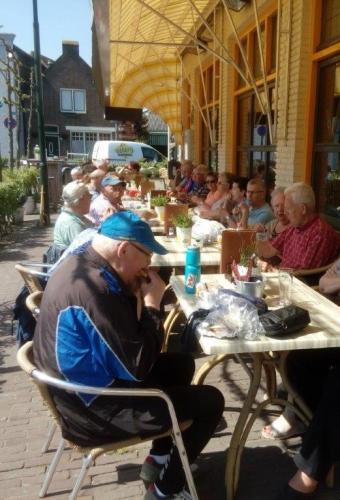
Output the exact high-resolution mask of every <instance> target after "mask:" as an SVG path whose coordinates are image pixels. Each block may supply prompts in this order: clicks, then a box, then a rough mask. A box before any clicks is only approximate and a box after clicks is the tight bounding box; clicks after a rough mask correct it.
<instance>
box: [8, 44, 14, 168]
mask: <svg viewBox="0 0 340 500" xmlns="http://www.w3.org/2000/svg"><path fill="white" fill-rule="evenodd" d="M6 51H7V100H8V137H9V167H10V169H11V170H13V166H14V153H13V128H12V119H13V117H12V75H11V68H12V65H11V59H12V57H13V56H12V53H11V52H10V51H9V50H8V49H6ZM13 79H14V76H13Z"/></svg>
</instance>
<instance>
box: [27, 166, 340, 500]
mask: <svg viewBox="0 0 340 500" xmlns="http://www.w3.org/2000/svg"><path fill="white" fill-rule="evenodd" d="M182 166H183V169H182V174H184V173H188V172H189V171H191V173H190V176H189V175H184V178H183V179H182V181H180V182H179V183H178V184H177V187H178V188H179V189H178V190H177V191H176V192H177V193H178V196H179V199H182V200H186V201H187V200H188V199H189V198H188V196H189V195H190V193H192V194H191V195H190V196H191V200H192V202H193V203H196V205H197V206H198V209H199V211H200V214H201V216H203V217H204V216H205V217H207V218H211V219H214V218H217V219H218V220H223V221H224V222H225V224H226V225H227V226H229V227H233V228H236V227H240V228H249V227H250V228H254V229H255V230H257V231H260V232H264V231H266V232H267V235H268V240H266V241H263V240H260V241H258V242H257V246H258V253H259V254H260V255H261V257H262V258H263V259H265V260H266V261H267V263H268V262H269V263H270V262H273V261H275V259H277V260H276V264H275V265H280V266H281V267H284V268H292V269H299V268H304V269H306V268H307V269H308V268H315V267H320V266H323V265H326V264H329V263H331V262H334V261H336V259H337V257H338V256H339V255H340V238H339V235H338V234H337V233H336V232H335V231H334V230H333V229H332V228H331V227H330V226H329V225H328V224H327V223H326V222H325V221H324V220H323V219H321V218H320V217H319V216H318V215H317V213H316V209H315V197H314V193H313V190H312V188H311V187H310V186H308V185H307V184H304V183H295V184H293V185H292V186H290V187H288V188H287V189H280V188H277V189H274V190H273V191H272V193H271V206H272V208H270V206H269V205H268V204H267V203H266V201H265V196H266V190H265V184H264V182H263V180H262V179H259V178H255V179H251V180H247V179H244V178H237V177H235V178H233V177H232V176H230V175H229V174H225V173H221V174H219V175H218V176H217V175H216V174H215V173H211V172H206V173H205V172H204V169H203V168H202V166H199V167H196V169H198V170H196V173H194V174H193V175H192V169H191V166H190V165H189V164H188V163H185V162H184V165H182ZM181 168H182V167H181ZM98 170H100V168H99V169H97V170H95V171H94V172H93V174H95V175H94V176H93V177H92V181H93V182H91V184H90V185H91V186H92V189H93V190H94V191H96V193H97V194H96V195H95V196H91V191H90V189H89V187H88V186H89V184H87V185H86V184H85V183H84V182H82V181H81V180H75V181H72V182H71V183H70V184H68V185H66V186H65V188H64V191H63V200H64V207H63V209H62V213H61V214H60V216H59V218H58V220H57V223H56V225H55V242H56V243H57V244H59V245H60V246H63V248H64V249H65V248H67V247H68V246H69V245H70V243H71V242H72V240H73V239H74V237H75V235H76V233H77V232H78V233H80V232H82V231H83V230H84V229H86V228H89V227H94V228H96V232H95V233H94V237H93V238H92V239H91V242H88V243H87V244H86V246H84V248H82V251H79V248H78V249H77V251H76V252H74V253H72V252H70V254H69V255H68V257H67V258H66V259H64V261H63V262H62V263H61V264H60V265H59V266H58V267H57V268H56V270H55V272H53V274H52V276H51V278H50V279H49V281H48V284H47V288H46V290H45V292H44V296H43V301H42V304H41V315H40V318H39V321H38V325H37V329H36V332H35V337H34V354H35V360H36V362H37V364H38V367H39V368H41V369H44V370H47V371H48V372H49V373H51V374H53V375H55V376H57V377H65V378H67V379H68V380H70V381H73V382H78V383H86V384H90V385H91V384H92V385H99V386H103V387H104V386H113V387H155V386H156V387H161V388H163V389H164V390H165V391H166V392H167V393H168V394H169V395H170V397H171V399H172V401H173V403H174V406H175V409H176V413H177V415H178V418H179V420H180V421H183V420H192V422H193V423H192V424H191V426H190V427H189V428H188V429H187V430H185V431H184V432H183V440H184V443H185V447H186V450H187V453H188V458H189V461H190V462H191V463H192V462H193V461H194V460H195V459H196V457H197V456H198V454H199V453H200V451H201V450H202V449H203V447H204V446H205V444H206V443H207V442H208V440H209V439H210V437H211V436H212V434H213V433H214V431H215V428H216V426H217V424H218V422H219V420H220V418H221V416H222V412H223V408H224V401H223V396H222V394H221V393H220V392H219V391H218V390H217V389H215V388H213V387H210V386H206V385H204V386H192V385H190V384H191V380H192V377H193V373H194V362H193V360H192V359H191V358H190V356H189V355H186V354H179V353H174V354H169V353H166V354H160V349H161V345H162V338H163V333H164V332H163V326H162V318H161V314H160V303H161V299H162V295H163V292H164V283H163V282H162V280H161V279H160V277H159V275H158V274H157V273H156V272H154V271H151V270H150V269H149V265H150V261H151V256H152V253H153V252H156V253H162V254H164V253H166V250H165V249H164V248H163V247H162V246H161V245H160V244H159V243H158V242H157V241H156V240H155V239H154V236H153V234H152V232H151V230H150V227H149V226H148V224H147V223H145V222H144V221H142V220H141V219H140V218H139V217H138V216H136V215H134V214H133V213H131V212H129V211H122V210H121V197H122V194H123V192H124V188H125V183H124V181H122V180H120V179H118V178H115V177H112V176H109V175H107V171H106V172H105V171H103V172H102V171H100V172H99V173H98ZM99 174H100V175H99ZM98 179H100V180H98ZM191 183H194V187H195V189H194V187H193V186H191V187H190V185H191ZM203 186H205V187H203ZM86 214H87V215H88V216H87V217H85V215H86ZM277 263H278V264H277ZM146 276H147V278H148V279H146V278H145V277H146ZM60 289H63V294H60V293H59V290H60ZM320 291H322V292H324V293H335V292H338V291H340V260H339V261H336V262H335V263H334V264H333V266H332V267H331V268H330V269H329V270H328V271H327V272H326V273H325V275H324V276H323V277H322V278H321V280H320ZM80 352H81V355H80ZM70 360H72V362H71V363H70ZM339 362H340V349H315V350H312V351H304V350H301V351H298V352H292V353H290V355H289V356H288V358H287V367H288V377H289V379H290V381H291V383H292V385H293V386H294V387H295V389H296V390H297V392H298V393H299V394H300V395H301V396H302V397H303V399H304V400H305V401H306V403H307V405H308V406H309V408H310V409H311V410H312V411H313V419H312V422H311V424H310V425H309V427H308V429H307V431H306V433H305V434H304V437H303V443H302V448H301V451H300V453H299V454H298V455H297V456H296V458H295V462H296V464H297V467H298V471H297V472H296V474H295V475H294V476H293V478H292V479H291V480H290V481H289V484H287V485H286V486H285V487H284V489H283V490H282V491H281V492H280V493H279V496H278V497H277V498H278V499H280V500H288V499H299V498H301V499H302V498H305V497H308V496H311V495H312V494H314V492H315V491H316V488H317V486H318V483H319V482H320V481H321V480H323V479H324V478H325V476H326V474H327V472H328V470H329V468H330V466H331V465H332V463H333V462H335V461H337V460H339V459H340V452H339V450H340V426H339V425H338V422H339V421H340V420H339V418H340V403H339V398H338V397H337V394H338V389H339V388H340V377H339V375H340V364H339ZM89 367H91V370H89ZM316 367H317V368H316ZM53 397H54V399H55V401H56V403H57V405H58V408H59V409H60V412H61V415H62V428H63V434H64V436H65V437H66V438H69V439H71V440H72V441H74V442H76V443H78V444H80V445H89V444H102V443H105V442H107V441H110V440H112V439H115V438H117V439H123V438H127V437H132V436H133V435H135V434H138V435H145V436H147V435H148V434H149V435H150V434H155V433H161V432H163V431H164V430H167V429H168V428H169V426H170V422H169V416H168V415H167V413H166V410H165V408H164V405H163V404H161V403H160V402H157V401H155V402H154V403H153V404H152V405H151V406H150V403H149V402H145V401H142V400H140V399H138V398H136V400H133V399H132V400H130V401H129V403H128V404H127V402H126V401H124V400H122V401H120V402H118V403H117V401H116V400H114V401H111V400H110V398H92V397H91V398H90V397H87V396H86V395H71V394H65V393H61V392H60V391H58V390H53ZM202 401H204V404H203V405H202ZM287 414H288V417H287ZM290 417H291V415H290V416H289V412H288V413H287V412H286V413H284V414H283V415H281V416H280V417H279V419H277V421H275V422H274V423H273V424H271V426H267V428H265V429H264V431H263V432H264V434H266V436H265V437H268V435H270V437H282V436H283V437H284V436H285V435H287V433H289V432H290V430H291V428H292V427H293V426H294V425H296V422H295V421H294V419H293V418H290ZM275 434H276V436H275ZM141 477H142V479H143V480H144V481H145V482H146V483H147V484H148V485H149V487H148V490H147V493H146V495H145V497H144V498H145V499H149V500H152V499H161V498H168V499H173V498H178V499H190V496H189V495H188V493H187V492H186V491H185V490H183V488H184V483H185V476H184V473H183V471H182V468H181V464H180V458H179V455H178V451H177V449H176V447H175V446H174V445H173V443H172V440H171V438H169V437H166V438H162V439H158V440H156V441H154V442H153V445H152V449H151V451H150V455H149V456H148V457H147V459H146V461H145V463H144V464H143V467H142V470H141Z"/></svg>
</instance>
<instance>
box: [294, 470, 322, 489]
mask: <svg viewBox="0 0 340 500" xmlns="http://www.w3.org/2000/svg"><path fill="white" fill-rule="evenodd" d="M288 484H289V486H290V487H291V488H293V490H296V491H299V492H301V493H312V492H313V491H315V490H316V488H317V485H318V481H316V480H315V479H313V478H311V477H310V476H307V474H306V473H305V472H302V471H301V470H298V471H297V472H296V473H295V475H294V476H293V477H292V479H291V480H290V481H289V483H288Z"/></svg>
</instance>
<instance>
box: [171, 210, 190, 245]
mask: <svg viewBox="0 0 340 500" xmlns="http://www.w3.org/2000/svg"><path fill="white" fill-rule="evenodd" d="M171 222H172V223H173V224H174V226H175V227H176V237H177V241H178V243H179V244H181V245H190V243H191V231H192V226H193V225H194V222H193V219H192V217H191V215H188V214H178V215H176V216H175V217H174V218H173V219H172V221H171Z"/></svg>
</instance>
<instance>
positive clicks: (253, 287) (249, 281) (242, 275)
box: [231, 239, 263, 298]
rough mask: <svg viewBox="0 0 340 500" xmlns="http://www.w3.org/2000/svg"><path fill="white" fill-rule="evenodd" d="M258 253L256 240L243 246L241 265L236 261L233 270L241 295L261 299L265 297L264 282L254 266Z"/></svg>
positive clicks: (241, 249)
mask: <svg viewBox="0 0 340 500" xmlns="http://www.w3.org/2000/svg"><path fill="white" fill-rule="evenodd" d="M255 251H256V242H255V239H254V240H253V241H251V242H250V243H248V244H242V245H241V248H240V258H239V263H238V264H236V262H235V261H234V262H233V264H232V266H231V268H232V271H233V276H234V280H235V284H236V288H237V290H238V291H239V292H240V293H243V294H245V295H251V296H253V297H258V298H261V297H262V295H263V280H262V276H261V273H259V272H258V269H257V268H256V267H255V265H254V257H255Z"/></svg>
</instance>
